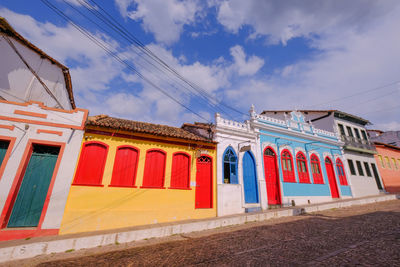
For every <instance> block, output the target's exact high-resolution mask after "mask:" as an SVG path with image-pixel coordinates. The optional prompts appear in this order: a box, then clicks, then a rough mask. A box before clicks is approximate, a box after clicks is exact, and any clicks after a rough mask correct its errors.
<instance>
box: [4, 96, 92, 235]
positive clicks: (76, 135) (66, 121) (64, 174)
mask: <svg viewBox="0 0 400 267" xmlns="http://www.w3.org/2000/svg"><path fill="white" fill-rule="evenodd" d="M0 110H1V115H2V116H5V117H6V118H3V117H2V118H0V126H12V127H14V129H6V128H4V127H3V128H2V127H0V139H1V138H2V137H1V136H5V137H15V138H16V141H15V144H14V146H13V147H12V153H11V156H10V158H9V159H8V162H7V163H6V165H5V169H4V172H3V175H2V176H1V177H0V210H1V211H3V208H4V206H5V201H6V199H7V197H8V195H9V193H10V189H11V186H12V184H13V182H14V180H15V179H18V178H19V177H16V175H17V170H18V168H19V167H20V164H21V162H22V161H24V159H23V154H24V152H25V150H26V149H27V146H28V145H29V141H30V140H35V143H37V144H40V143H41V142H44V144H45V142H49V141H51V142H58V143H64V144H65V149H64V152H63V154H62V155H61V154H60V155H59V158H60V157H61V159H60V165H59V169H58V172H57V176H56V177H55V182H54V187H53V190H52V194H51V197H50V200H49V205H48V208H47V212H46V214H45V217H44V221H43V224H42V229H58V228H59V227H60V223H61V219H62V216H63V212H64V207H65V203H66V200H67V196H68V192H69V188H70V185H71V182H72V179H73V174H74V171H75V166H76V162H77V158H78V154H79V150H80V146H81V142H82V137H83V129H82V127H81V126H82V125H83V122H84V121H85V120H86V116H87V111H85V110H79V109H78V110H75V111H72V113H67V112H62V111H54V110H47V109H45V108H42V107H41V106H40V105H39V104H36V103H35V104H28V105H26V106H24V105H17V104H11V103H0ZM16 110H19V111H24V112H35V113H39V114H46V115H47V118H38V117H34V116H31V115H18V114H14V112H15V111H16ZM7 117H8V118H9V119H7ZM15 119H18V120H23V121H22V122H17V121H13V120H15ZM49 123H58V124H63V125H65V126H64V127H59V126H51V125H48V124H49ZM73 128H77V129H73ZM38 129H40V130H50V131H57V132H61V133H62V135H61V136H59V135H57V134H52V133H43V132H42V133H38V132H37V130H38Z"/></svg>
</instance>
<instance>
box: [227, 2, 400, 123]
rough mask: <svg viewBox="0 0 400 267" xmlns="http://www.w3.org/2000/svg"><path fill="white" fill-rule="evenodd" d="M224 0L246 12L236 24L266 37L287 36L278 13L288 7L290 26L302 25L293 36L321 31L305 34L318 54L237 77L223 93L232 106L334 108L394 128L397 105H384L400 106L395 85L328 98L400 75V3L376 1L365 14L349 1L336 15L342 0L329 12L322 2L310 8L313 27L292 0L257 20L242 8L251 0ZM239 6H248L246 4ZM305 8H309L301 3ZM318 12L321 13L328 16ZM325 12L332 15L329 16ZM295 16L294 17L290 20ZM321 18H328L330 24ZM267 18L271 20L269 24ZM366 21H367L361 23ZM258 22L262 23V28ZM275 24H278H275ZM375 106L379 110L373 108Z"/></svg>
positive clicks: (382, 83) (399, 96)
mask: <svg viewBox="0 0 400 267" xmlns="http://www.w3.org/2000/svg"><path fill="white" fill-rule="evenodd" d="M228 2H229V3H228ZM228 2H226V3H225V4H227V3H228V4H229V8H231V9H232V8H233V7H234V6H233V5H232V3H233V4H235V5H236V8H235V9H234V10H233V11H230V12H234V13H235V12H239V13H241V14H242V13H243V12H244V14H246V15H245V19H243V18H242V16H243V14H242V15H237V17H238V20H239V21H242V23H239V24H238V25H244V24H246V23H250V22H251V23H253V24H252V26H254V27H255V29H256V31H259V33H263V34H270V35H271V36H270V38H273V39H275V40H278V39H280V38H281V37H282V36H288V35H285V34H286V33H285V29H286V27H284V22H283V21H282V20H281V19H280V18H279V17H280V16H283V18H284V17H285V16H286V15H285V14H286V13H287V12H288V11H287V10H291V11H290V12H291V14H297V15H296V16H294V17H293V18H291V20H292V22H293V23H292V25H300V26H299V27H300V29H303V30H301V31H297V30H296V31H294V32H295V36H299V35H301V36H313V35H314V34H319V35H320V36H319V37H318V38H311V39H309V45H311V46H312V47H314V48H316V49H318V53H316V54H314V55H312V56H310V57H309V58H306V59H302V60H300V61H297V62H294V63H293V62H291V63H290V64H289V65H287V66H284V67H282V68H281V69H277V70H275V71H273V72H272V74H271V75H269V76H267V77H261V76H258V77H257V78H254V77H252V78H251V79H250V80H249V79H241V81H240V82H238V83H235V84H233V87H232V88H230V89H229V91H227V96H228V97H229V99H230V100H231V101H233V102H234V103H235V105H237V106H239V107H241V108H242V109H244V108H248V107H249V105H250V104H251V103H254V104H256V108H257V109H258V110H260V111H261V110H262V109H282V108H285V109H286V108H299V109H301V108H317V109H320V108H334V109H341V110H343V111H346V112H349V113H352V114H355V115H359V116H361V117H365V118H366V119H369V120H370V121H371V122H372V123H374V124H376V125H382V127H392V128H393V127H397V124H393V122H399V117H398V110H399V109H397V110H393V109H392V110H391V111H388V112H386V111H385V107H388V108H389V107H394V106H396V105H398V99H400V92H399V91H398V90H397V91H396V89H397V87H396V85H392V86H388V87H385V88H381V89H379V90H373V91H370V92H366V93H360V94H358V95H357V96H355V97H348V98H344V99H341V100H340V101H334V102H332V101H331V100H334V99H338V98H341V97H345V96H348V95H352V94H354V93H357V92H362V91H366V90H368V89H372V88H374V87H379V86H381V85H385V84H389V83H392V82H394V81H397V80H399V79H400V78H399V77H400V76H399V75H400V72H399V67H398V65H399V62H400V50H399V49H398V47H400V29H399V28H398V27H396V26H395V25H400V7H399V4H400V3H399V4H397V5H394V4H393V2H390V1H386V2H384V3H385V4H382V2H379V4H380V5H381V4H382V6H380V7H377V8H376V10H369V11H368V12H367V14H365V15H363V16H361V17H360V16H357V14H359V12H358V11H355V9H356V7H357V5H356V4H351V5H350V6H348V7H347V8H346V9H345V10H344V13H343V14H338V15H337V16H334V15H335V14H336V13H335V12H337V10H338V8H339V7H340V5H342V4H341V3H339V4H338V5H339V7H337V8H336V9H334V10H332V12H331V13H332V14H330V13H329V14H328V13H327V12H328V11H327V9H326V7H325V6H324V7H323V8H322V9H321V10H318V9H316V8H314V7H313V8H312V10H314V11H313V14H314V13H315V14H316V15H315V16H311V17H312V18H309V19H310V20H313V23H312V25H314V26H313V27H311V26H307V25H311V24H310V23H311V22H307V20H309V19H307V18H305V17H304V16H305V15H304V14H307V13H304V8H298V7H296V5H294V6H290V3H286V2H279V3H282V5H287V9H286V8H283V7H281V8H283V9H284V10H283V11H282V10H280V9H279V10H276V8H275V9H273V10H275V13H276V15H274V16H272V18H271V16H268V14H270V12H271V11H268V12H267V13H266V14H265V16H264V19H262V18H261V17H259V18H258V19H259V20H255V19H256V18H257V14H250V13H249V14H247V13H246V12H248V5H250V3H253V4H254V2H252V1H240V2H235V1H228ZM322 2H323V1H321V2H315V3H322ZM355 2H357V3H358V5H359V10H364V11H365V9H366V8H367V6H368V7H369V8H371V9H372V7H373V6H374V5H375V2H370V1H365V2H364V4H360V3H359V2H358V1H355ZM257 3H259V2H257ZM263 3H264V4H259V5H257V7H258V8H259V9H260V10H263V8H262V7H263V5H267V4H265V2H263ZM270 3H271V2H269V3H268V5H270ZM274 3H275V4H276V3H277V2H274ZM329 3H330V2H329V1H327V4H325V5H328V6H329V5H330V4H331V3H330V4H329ZM346 3H347V2H346ZM351 3H353V1H352V2H351ZM390 3H392V5H390ZM397 3H398V2H397ZM302 4H303V2H302ZM241 5H246V7H242V6H241ZM318 5H319V4H318ZM305 8H310V7H309V6H307V5H305ZM389 8H390V10H389ZM250 10H254V9H250ZM335 10H336V11H335ZM278 11H279V12H278ZM308 14H311V13H308ZM320 14H324V16H325V17H326V18H324V16H321V15H320ZM351 14H353V16H354V19H353V20H351V19H350V17H351V16H350V15H351ZM329 15H330V16H333V18H330V17H329ZM251 16H253V17H254V18H253V19H254V20H251V18H250V17H251ZM374 16H375V17H374ZM232 18H233V17H232ZM296 18H297V20H294V19H296ZM274 19H276V20H278V22H279V23H278V22H274V21H272V22H271V20H274ZM304 20H305V21H306V22H307V23H306V24H304ZM314 20H315V21H314ZM325 20H327V21H331V22H330V23H328V22H326V21H325ZM367 20H368V21H367ZM269 22H271V24H270V25H269V26H268V23H269ZM364 22H365V25H361V24H362V23H364ZM224 23H228V22H224ZM243 23H244V24H243ZM286 24H287V23H286ZM318 24H320V27H318ZM235 25H236V24H234V23H232V24H229V27H231V28H232V29H238V27H239V28H240V26H235ZM261 25H264V26H265V27H264V28H262V27H261ZM277 25H280V26H279V27H276V26H277ZM288 25H289V24H288ZM302 25H303V26H302ZM267 26H268V27H267ZM306 26H307V27H306ZM235 27H236V28H235ZM258 27H260V28H258ZM283 39H285V38H283ZM285 40H286V41H287V40H288V39H287V38H286V39H285ZM262 96H263V97H262ZM321 103H324V104H321ZM318 104H321V105H318ZM375 110H376V111H377V112H374V111H375ZM373 127H374V126H373Z"/></svg>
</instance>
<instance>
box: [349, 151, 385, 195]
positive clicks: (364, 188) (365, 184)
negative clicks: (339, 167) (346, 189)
mask: <svg viewBox="0 0 400 267" xmlns="http://www.w3.org/2000/svg"><path fill="white" fill-rule="evenodd" d="M344 156H345V158H346V160H345V162H343V164H344V165H345V166H346V175H347V177H348V180H349V182H350V185H351V190H352V192H353V196H354V197H364V196H372V195H378V194H379V189H378V186H377V184H376V181H375V178H374V173H373V171H372V167H371V164H372V163H374V164H375V165H376V161H375V158H374V156H373V155H368V154H362V153H358V152H350V151H348V150H346V151H345V154H344ZM349 159H350V160H352V161H353V164H354V168H355V172H356V175H352V174H351V172H350V167H349V163H348V160H349ZM356 161H360V162H361V168H362V170H363V173H364V176H361V175H360V174H359V171H358V168H357V163H356ZM364 162H367V163H368V165H369V168H370V172H371V177H369V176H367V172H366V170H365V166H364Z"/></svg>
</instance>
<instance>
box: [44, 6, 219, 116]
mask: <svg viewBox="0 0 400 267" xmlns="http://www.w3.org/2000/svg"><path fill="white" fill-rule="evenodd" d="M40 1H41V2H42V3H44V4H45V5H46V6H47V7H49V8H50V9H52V10H53V11H54V12H55V13H56V14H57V15H59V16H60V17H62V18H63V19H64V20H66V21H67V22H69V23H71V25H72V26H73V27H74V28H76V29H77V30H78V31H79V32H81V33H82V34H83V35H85V36H86V37H87V38H89V39H90V40H91V41H92V42H93V43H95V44H96V45H97V46H99V47H100V48H102V49H103V50H104V51H106V52H107V54H109V55H110V56H112V57H113V58H114V59H116V60H117V61H118V62H120V63H121V64H123V65H125V66H126V67H127V68H128V69H130V70H131V71H133V72H134V73H136V75H138V76H139V77H140V78H141V79H142V80H144V81H145V82H146V83H148V84H149V85H151V86H152V87H154V88H155V89H157V90H158V91H160V92H161V93H162V94H164V95H165V96H167V97H168V98H170V99H171V100H172V101H174V102H175V103H177V104H178V105H180V106H182V107H183V108H185V109H186V110H188V111H189V112H191V113H193V114H194V115H196V116H197V117H199V118H201V119H203V120H204V121H206V122H208V123H211V122H210V121H209V120H208V119H206V118H205V117H204V116H202V115H200V114H199V113H197V112H196V111H194V110H193V109H191V108H190V107H188V106H187V105H185V104H183V103H181V102H180V101H179V100H177V99H176V98H175V97H173V96H172V95H171V94H169V93H168V92H167V91H165V90H163V89H162V88H161V87H159V86H158V85H156V84H155V83H153V82H152V81H151V80H149V79H148V78H147V77H145V76H144V75H143V74H142V73H141V72H139V71H138V70H137V69H136V68H135V67H134V66H132V65H130V64H128V63H127V62H125V61H124V60H122V59H121V57H119V56H118V55H117V54H116V52H114V51H112V50H111V49H110V48H108V47H107V46H106V45H105V44H106V43H105V42H104V41H99V40H98V39H97V38H96V37H94V36H93V35H92V34H91V33H90V32H88V31H87V30H85V29H84V28H82V27H80V26H79V25H78V24H77V23H75V22H74V21H73V20H72V19H71V18H70V17H69V16H68V15H66V14H65V13H64V12H62V11H61V10H60V9H59V8H57V7H56V6H54V5H53V4H51V3H50V2H49V1H48V0H40Z"/></svg>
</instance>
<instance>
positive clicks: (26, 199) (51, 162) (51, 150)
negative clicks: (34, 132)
mask: <svg viewBox="0 0 400 267" xmlns="http://www.w3.org/2000/svg"><path fill="white" fill-rule="evenodd" d="M59 152H60V148H59V147H53V146H45V145H38V144H34V145H33V147H32V152H31V155H30V159H29V161H28V164H27V165H26V167H24V171H23V174H22V175H23V178H22V181H21V182H20V186H19V189H18V193H17V194H16V197H15V201H14V203H13V205H12V211H11V215H10V217H9V219H8V224H7V227H8V228H15V227H36V226H38V224H39V220H40V217H41V215H42V210H43V206H44V203H45V201H46V197H47V193H48V190H49V186H50V183H51V179H52V177H53V172H54V168H55V166H56V162H57V159H58V154H59Z"/></svg>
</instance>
